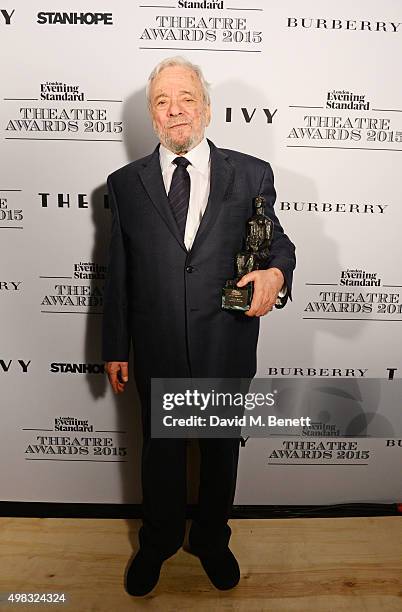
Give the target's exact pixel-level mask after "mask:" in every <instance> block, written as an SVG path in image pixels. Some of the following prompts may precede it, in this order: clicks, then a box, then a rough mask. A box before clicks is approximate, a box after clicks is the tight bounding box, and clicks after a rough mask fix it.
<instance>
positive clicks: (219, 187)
mask: <svg viewBox="0 0 402 612" xmlns="http://www.w3.org/2000/svg"><path fill="white" fill-rule="evenodd" d="M208 144H209V146H210V149H211V175H210V190H209V197H208V203H207V206H206V209H205V212H204V214H203V216H202V219H201V223H200V226H199V228H198V231H197V233H196V236H195V239H194V242H193V245H192V247H191V251H194V250H195V249H197V248H199V246H200V244H201V243H202V242H203V240H205V237H206V236H207V235H208V232H209V231H210V229H211V228H212V226H213V224H214V222H215V220H216V217H217V215H218V213H219V211H220V210H221V208H222V204H223V201H224V200H225V199H226V198H227V196H228V195H229V193H230V187H231V186H232V183H233V179H234V168H233V166H232V164H231V163H230V162H229V160H228V156H227V155H226V154H225V153H224V152H223V151H221V150H220V149H218V148H217V147H216V146H215V145H214V144H213V142H211V141H210V140H208ZM139 175H140V178H141V180H142V183H143V185H144V187H145V189H146V191H147V193H148V195H149V197H150V198H151V201H152V203H153V205H154V206H155V208H156V210H157V211H158V213H159V214H160V216H161V217H162V219H163V220H164V222H165V223H166V225H167V226H168V228H169V229H170V231H171V232H172V234H173V235H174V237H175V238H176V240H177V242H178V243H179V245H180V246H181V248H182V249H184V250H185V251H186V252H187V249H186V247H185V244H184V241H183V238H182V237H181V236H180V232H179V229H178V227H177V224H176V220H175V218H174V216H173V212H172V209H171V207H170V203H169V200H168V198H167V195H166V191H165V185H164V183H163V177H162V172H161V167H160V161H159V145H157V147H156V148H155V150H154V152H153V153H152V154H151V156H150V157H149V158H148V160H147V161H146V162H144V165H143V167H142V169H141V170H140V171H139Z"/></svg>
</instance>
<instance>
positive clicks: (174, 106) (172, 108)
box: [168, 100, 183, 117]
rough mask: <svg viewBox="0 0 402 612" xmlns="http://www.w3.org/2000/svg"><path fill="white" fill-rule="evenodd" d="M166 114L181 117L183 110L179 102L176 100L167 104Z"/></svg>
mask: <svg viewBox="0 0 402 612" xmlns="http://www.w3.org/2000/svg"><path fill="white" fill-rule="evenodd" d="M168 112H169V115H170V116H172V117H174V116H176V115H181V114H182V112H183V109H182V107H181V104H180V102H179V101H178V100H171V101H170V104H169V109H168Z"/></svg>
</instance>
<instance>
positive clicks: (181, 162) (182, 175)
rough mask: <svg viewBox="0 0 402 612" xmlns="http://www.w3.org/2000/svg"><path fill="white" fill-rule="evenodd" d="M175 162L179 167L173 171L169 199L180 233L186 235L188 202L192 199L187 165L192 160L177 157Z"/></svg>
mask: <svg viewBox="0 0 402 612" xmlns="http://www.w3.org/2000/svg"><path fill="white" fill-rule="evenodd" d="M173 163H174V164H176V166H177V167H176V169H175V171H174V172H173V176H172V182H171V184H170V189H169V195H168V199H169V202H170V206H171V207H172V212H173V216H174V218H175V219H176V223H177V227H178V228H179V232H180V235H181V236H182V237H184V230H185V227H186V219H187V211H188V202H189V200H190V175H189V173H188V172H187V166H188V165H189V163H190V162H189V161H188V159H186V158H185V157H176V159H174V160H173Z"/></svg>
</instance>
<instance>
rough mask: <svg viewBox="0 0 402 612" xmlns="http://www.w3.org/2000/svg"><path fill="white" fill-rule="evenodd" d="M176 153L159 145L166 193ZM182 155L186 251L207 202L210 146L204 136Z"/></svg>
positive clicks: (280, 294) (284, 289)
mask: <svg viewBox="0 0 402 612" xmlns="http://www.w3.org/2000/svg"><path fill="white" fill-rule="evenodd" d="M176 157H177V154H176V153H173V152H172V151H170V150H169V149H167V148H166V147H165V146H163V144H161V145H160V147H159V160H160V164H161V170H162V177H163V182H164V185H165V189H166V194H168V193H169V189H170V184H171V182H172V176H173V172H174V171H175V170H176V168H177V166H176V164H174V163H173V160H174V159H176ZM184 157H186V159H188V161H189V162H190V164H189V165H188V166H187V172H188V173H189V175H190V200H189V204H188V212H187V221H186V229H185V231H184V244H185V246H186V249H187V251H189V250H190V249H191V246H192V244H193V241H194V238H195V235H196V233H197V230H198V227H199V225H200V223H201V219H202V215H203V214H204V212H205V209H206V207H207V203H208V197H209V189H210V174H211V173H210V165H211V163H210V148H209V144H208V142H207V139H206V138H203V140H201V142H200V143H198V145H196V146H195V147H194V148H193V149H191V150H190V151H188V152H187V153H186V154H185V155H184ZM285 294H286V283H284V285H283V287H282V289H281V290H280V292H279V297H283V296H284V295H285Z"/></svg>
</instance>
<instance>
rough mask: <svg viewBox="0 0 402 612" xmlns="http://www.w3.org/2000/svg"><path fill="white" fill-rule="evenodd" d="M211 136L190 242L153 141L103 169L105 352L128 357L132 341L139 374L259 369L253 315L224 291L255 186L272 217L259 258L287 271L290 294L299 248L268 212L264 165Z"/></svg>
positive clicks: (269, 178)
mask: <svg viewBox="0 0 402 612" xmlns="http://www.w3.org/2000/svg"><path fill="white" fill-rule="evenodd" d="M208 142H209V145H210V148H211V182H210V195H209V199H208V204H207V207H206V210H205V213H204V215H203V217H202V220H201V223H200V226H199V229H198V232H197V234H196V236H195V239H194V242H193V245H192V247H191V249H190V251H187V249H186V247H185V245H184V242H183V239H182V237H181V236H180V234H179V231H178V229H177V226H176V223H175V219H174V217H173V214H172V211H171V208H170V205H169V201H168V199H167V196H166V191H165V187H164V183H163V178H162V173H161V168H160V162H159V145H158V146H157V147H156V149H155V150H154V152H153V153H152V154H151V155H148V156H147V157H144V158H142V159H139V160H137V161H134V162H132V163H130V164H128V165H126V166H124V167H123V168H120V169H119V170H117V171H116V172H113V173H112V174H111V175H110V176H109V177H108V189H109V194H110V198H109V199H110V207H111V212H112V231H111V242H110V260H109V275H108V277H107V281H106V285H105V295H104V315H103V347H102V358H103V359H104V360H105V361H128V357H129V350H130V344H131V341H132V343H133V347H134V372H135V376H136V380H137V383H143V382H145V381H149V379H150V378H151V377H174V378H178V377H190V376H192V377H226V378H230V377H247V378H248V377H253V376H254V375H255V372H256V348H257V339H258V332H259V323H260V320H259V317H247V316H246V315H245V314H244V313H242V312H231V311H227V310H223V309H222V308H221V291H222V287H223V286H224V284H225V282H226V280H228V279H231V278H233V277H234V272H235V270H234V260H235V255H236V253H237V252H238V251H240V250H241V249H242V248H243V247H244V237H245V222H246V220H247V219H248V218H249V217H250V216H251V215H252V214H253V213H254V211H253V207H252V199H253V198H254V197H255V196H257V195H262V196H264V198H265V201H266V204H265V214H266V215H267V216H268V217H270V218H271V219H272V220H273V222H274V234H273V241H272V246H271V254H270V257H269V259H268V260H267V263H266V266H265V267H267V268H268V267H277V268H279V269H280V270H281V271H282V272H283V274H284V276H285V279H286V286H287V289H288V295H289V296H291V288H292V274H293V270H294V268H295V247H294V245H293V243H292V242H291V241H290V240H289V238H288V237H287V236H286V234H285V233H284V231H283V229H282V227H281V225H280V223H279V221H278V219H277V217H276V215H275V212H274V202H275V198H276V194H275V189H274V183H273V174H272V170H271V167H270V165H269V164H268V163H267V162H265V161H263V160H261V159H257V158H255V157H252V156H250V155H246V154H244V153H239V152H237V151H231V150H228V149H220V148H217V147H216V146H215V145H214V144H213V143H212V142H211V141H208Z"/></svg>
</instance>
